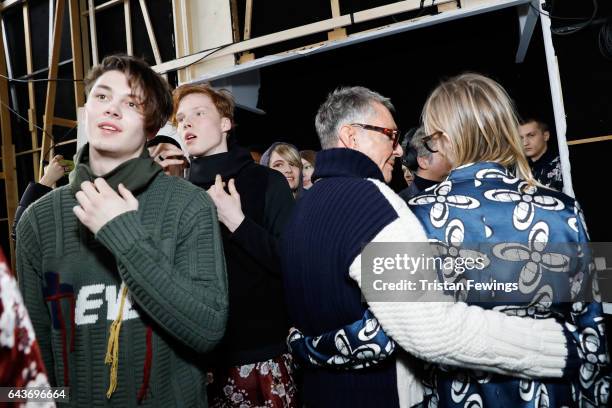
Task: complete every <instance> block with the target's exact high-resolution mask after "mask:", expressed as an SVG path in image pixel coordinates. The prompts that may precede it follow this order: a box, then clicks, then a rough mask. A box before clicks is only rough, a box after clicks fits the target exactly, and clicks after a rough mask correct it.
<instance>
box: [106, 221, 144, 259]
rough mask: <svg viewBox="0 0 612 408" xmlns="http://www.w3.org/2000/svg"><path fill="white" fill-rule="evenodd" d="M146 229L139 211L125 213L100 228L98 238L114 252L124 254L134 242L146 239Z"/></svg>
mask: <svg viewBox="0 0 612 408" xmlns="http://www.w3.org/2000/svg"><path fill="white" fill-rule="evenodd" d="M145 235H146V234H145V231H144V230H143V229H142V224H141V223H140V220H139V219H138V212H137V211H129V212H126V213H123V214H121V215H119V216H117V217H115V218H113V219H112V220H110V221H109V222H107V223H106V224H104V225H103V226H102V228H100V230H99V231H98V233H97V234H96V239H97V240H98V241H99V242H100V243H101V244H102V245H104V246H105V247H106V248H108V249H109V250H110V251H111V252H113V253H121V254H124V253H126V252H127V251H129V250H130V248H131V247H132V246H133V245H134V243H136V242H138V241H140V240H142V239H144V237H145Z"/></svg>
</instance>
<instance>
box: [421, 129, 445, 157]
mask: <svg viewBox="0 0 612 408" xmlns="http://www.w3.org/2000/svg"><path fill="white" fill-rule="evenodd" d="M442 133H443V132H440V131H437V132H433V133H432V134H431V135H427V136H425V137H424V138H423V139H422V140H423V146H425V148H426V149H427V150H428V151H429V152H430V153H438V150H436V149H434V148H432V147H431V146H429V142H431V139H433V138H434V137H436V136H438V135H441V134H442Z"/></svg>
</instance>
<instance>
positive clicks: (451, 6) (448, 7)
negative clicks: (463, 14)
mask: <svg viewBox="0 0 612 408" xmlns="http://www.w3.org/2000/svg"><path fill="white" fill-rule="evenodd" d="M458 8H459V5H458V4H457V2H456V1H451V2H449V3H439V4H438V13H444V12H447V11H453V10H457V9H458Z"/></svg>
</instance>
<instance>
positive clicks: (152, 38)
mask: <svg viewBox="0 0 612 408" xmlns="http://www.w3.org/2000/svg"><path fill="white" fill-rule="evenodd" d="M140 10H142V16H143V17H144V22H145V26H146V28H147V34H148V35H149V41H150V42H151V48H152V49H153V56H154V57H155V63H156V64H161V62H162V60H161V55H160V53H159V47H158V46H157V40H156V39H155V32H154V31H153V25H152V24H151V18H150V17H149V10H148V9H147V4H146V3H145V0H140Z"/></svg>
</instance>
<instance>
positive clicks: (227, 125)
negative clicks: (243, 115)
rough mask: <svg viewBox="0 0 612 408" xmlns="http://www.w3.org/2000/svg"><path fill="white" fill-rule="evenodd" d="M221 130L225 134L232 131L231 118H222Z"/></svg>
mask: <svg viewBox="0 0 612 408" xmlns="http://www.w3.org/2000/svg"><path fill="white" fill-rule="evenodd" d="M221 130H222V131H223V132H229V131H230V130H232V121H231V120H230V119H229V118H221Z"/></svg>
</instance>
